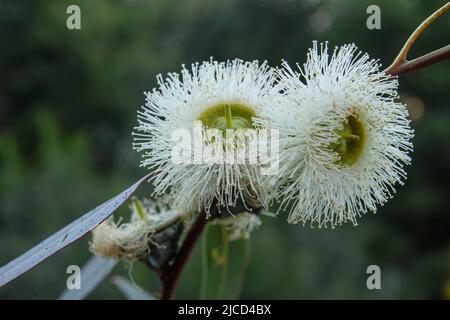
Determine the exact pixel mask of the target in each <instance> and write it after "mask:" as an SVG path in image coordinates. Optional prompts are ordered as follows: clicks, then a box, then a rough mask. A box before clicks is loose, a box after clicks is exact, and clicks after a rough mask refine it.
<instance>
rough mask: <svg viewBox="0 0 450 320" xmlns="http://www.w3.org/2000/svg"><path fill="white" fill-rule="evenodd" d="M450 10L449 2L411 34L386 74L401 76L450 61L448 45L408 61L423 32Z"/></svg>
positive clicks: (385, 71) (449, 46)
mask: <svg viewBox="0 0 450 320" xmlns="http://www.w3.org/2000/svg"><path fill="white" fill-rule="evenodd" d="M448 9H450V2H447V3H446V4H445V5H444V6H442V7H441V8H440V9H438V10H437V11H436V12H434V13H433V14H432V15H431V16H429V17H428V18H427V19H426V20H425V21H423V22H422V23H421V24H420V25H419V26H418V27H417V29H416V30H415V31H414V32H413V33H412V34H411V36H410V37H409V38H408V40H407V41H406V43H405V45H404V46H403V48H402V49H401V50H400V52H399V53H398V55H397V57H396V58H395V60H394V62H393V63H392V64H391V65H390V66H389V67H388V68H387V69H386V70H384V73H386V74H390V75H393V76H394V75H400V74H405V73H407V72H410V71H413V70H417V69H420V68H423V67H425V66H428V65H431V64H433V63H436V62H439V61H442V60H445V59H448V58H449V57H450V45H447V46H445V47H443V48H441V49H438V50H436V51H433V52H430V53H428V54H426V55H423V56H421V57H419V58H416V59H414V60H411V61H408V60H407V59H406V57H407V55H408V52H409V50H410V49H411V47H412V45H413V44H414V42H415V41H416V40H417V39H418V38H419V36H420V35H421V34H422V32H423V31H424V30H425V29H426V28H427V27H428V26H429V25H430V24H431V23H432V22H433V21H435V20H436V19H437V18H438V17H440V16H441V15H442V14H443V13H444V12H446V11H447V10H448Z"/></svg>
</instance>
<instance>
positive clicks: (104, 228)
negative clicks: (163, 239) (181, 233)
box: [90, 199, 183, 260]
mask: <svg viewBox="0 0 450 320" xmlns="http://www.w3.org/2000/svg"><path fill="white" fill-rule="evenodd" d="M130 210H131V218H130V221H129V222H127V223H122V222H121V221H120V220H119V222H115V221H114V218H113V217H110V218H109V219H107V220H106V221H104V222H103V223H102V224H100V225H99V226H97V227H96V228H95V229H94V230H93V231H92V241H91V243H90V250H91V251H92V252H93V253H94V254H96V255H99V256H103V257H112V258H115V259H126V260H135V259H137V258H140V257H142V255H144V254H145V253H148V252H149V250H150V249H149V245H150V243H151V241H152V240H151V238H152V235H153V234H154V233H155V232H158V231H160V230H162V229H163V228H165V227H167V226H168V225H170V224H172V223H174V222H175V221H176V220H177V219H179V218H180V217H181V216H182V215H183V214H182V212H180V211H175V210H172V209H170V208H169V207H168V206H167V205H165V204H162V203H160V202H155V201H152V200H148V199H143V200H142V201H140V200H138V199H134V200H133V202H132V204H131V205H130Z"/></svg>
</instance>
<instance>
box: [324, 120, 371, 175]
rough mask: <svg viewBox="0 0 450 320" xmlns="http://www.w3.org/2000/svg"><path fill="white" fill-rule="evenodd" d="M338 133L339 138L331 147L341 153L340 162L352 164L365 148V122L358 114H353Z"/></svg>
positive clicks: (344, 164)
mask: <svg viewBox="0 0 450 320" xmlns="http://www.w3.org/2000/svg"><path fill="white" fill-rule="evenodd" d="M336 133H337V134H338V135H339V139H338V141H337V142H335V143H333V144H332V145H331V148H332V150H333V151H335V152H337V153H338V154H339V160H338V163H339V164H341V165H343V166H351V165H353V164H354V163H355V162H356V161H357V160H358V158H359V157H360V156H361V153H362V151H363V148H364V143H365V138H366V130H365V127H364V124H363V122H362V121H361V120H360V118H359V117H358V116H357V115H354V114H353V115H350V116H348V117H347V119H346V122H345V123H344V124H343V126H342V129H340V130H338V131H336Z"/></svg>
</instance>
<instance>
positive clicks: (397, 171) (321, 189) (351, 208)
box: [259, 42, 413, 227]
mask: <svg viewBox="0 0 450 320" xmlns="http://www.w3.org/2000/svg"><path fill="white" fill-rule="evenodd" d="M283 67H284V68H283V69H281V70H279V74H280V81H279V85H280V87H281V88H282V90H283V91H284V93H285V95H286V97H287V98H288V100H289V102H288V103H287V104H286V105H285V106H284V109H283V111H280V109H278V108H277V107H274V108H272V109H271V112H269V113H268V115H269V116H268V118H266V119H260V120H259V123H260V124H261V125H264V126H269V127H273V128H277V129H279V130H280V176H278V177H273V178H276V181H275V180H274V179H273V178H272V180H271V181H270V182H269V183H271V184H279V185H281V193H280V195H281V197H283V200H282V208H283V209H289V218H288V221H289V222H291V223H303V225H305V224H306V223H310V225H311V226H313V225H318V226H319V227H322V226H325V227H326V226H327V225H331V227H334V226H336V225H341V224H342V223H344V222H347V221H350V222H352V223H353V224H354V225H357V217H360V216H361V215H362V214H363V213H366V212H367V211H372V212H376V210H377V205H383V204H384V203H385V202H386V201H387V200H388V199H389V198H391V197H392V195H393V193H395V185H396V184H397V183H399V184H402V183H403V182H402V181H403V180H404V179H406V172H405V171H404V169H403V166H404V165H405V164H409V163H410V160H411V159H410V157H409V156H408V153H409V152H410V151H412V143H411V138H412V137H413V130H412V129H411V128H410V121H409V120H408V112H407V110H406V108H405V106H404V105H402V104H400V103H398V102H396V99H397V97H398V95H397V86H398V82H397V79H396V78H395V77H390V76H388V75H386V74H384V73H382V72H380V71H379V67H380V65H379V64H378V63H377V61H375V60H370V59H369V56H368V55H367V54H362V53H361V52H360V51H357V48H356V46H355V45H353V44H351V45H344V46H342V47H340V48H335V49H334V51H333V53H332V55H331V56H330V55H329V54H328V48H327V44H320V45H318V44H317V43H316V42H314V44H313V48H312V49H310V51H309V53H308V56H307V62H306V63H305V64H304V65H303V68H301V67H299V66H297V67H298V69H299V71H298V72H295V71H293V70H292V69H291V67H290V66H289V65H288V64H287V63H286V62H284V63H283Z"/></svg>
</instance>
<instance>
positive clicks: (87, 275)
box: [58, 255, 119, 300]
mask: <svg viewBox="0 0 450 320" xmlns="http://www.w3.org/2000/svg"><path fill="white" fill-rule="evenodd" d="M118 262H119V261H118V260H116V259H112V258H103V257H99V256H95V255H94V256H92V257H91V258H90V259H89V260H88V262H87V263H86V264H85V265H84V266H83V268H82V269H81V288H80V289H73V290H69V289H66V290H64V291H63V293H62V294H61V296H60V297H59V298H58V299H59V300H82V299H84V298H85V297H86V296H87V295H88V294H89V293H91V292H92V290H94V289H95V288H96V287H97V286H98V285H99V284H100V283H101V282H102V281H103V280H104V279H105V278H106V277H107V276H108V275H109V274H110V273H111V271H112V270H113V269H114V267H115V266H116V264H117V263H118Z"/></svg>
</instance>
